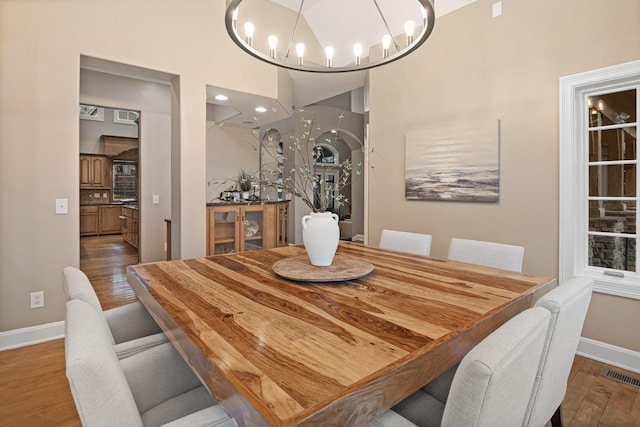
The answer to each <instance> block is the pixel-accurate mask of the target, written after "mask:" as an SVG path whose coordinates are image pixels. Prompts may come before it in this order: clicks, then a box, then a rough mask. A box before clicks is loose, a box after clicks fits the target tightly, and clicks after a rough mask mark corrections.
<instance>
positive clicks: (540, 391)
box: [523, 277, 593, 426]
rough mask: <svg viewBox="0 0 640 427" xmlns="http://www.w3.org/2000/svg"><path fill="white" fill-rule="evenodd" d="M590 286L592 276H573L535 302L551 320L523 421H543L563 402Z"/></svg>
mask: <svg viewBox="0 0 640 427" xmlns="http://www.w3.org/2000/svg"><path fill="white" fill-rule="evenodd" d="M592 290H593V279H591V278H587V277H580V278H574V279H571V280H568V281H567V282H565V283H563V284H562V285H560V286H558V287H556V288H555V289H553V290H551V291H549V292H547V293H546V294H545V295H543V296H542V297H541V298H540V299H539V300H538V301H537V302H536V307H544V308H546V309H547V310H549V312H550V313H551V322H550V326H549V331H548V333H547V338H546V341H545V348H544V351H543V355H542V359H541V361H540V366H539V367H538V374H537V376H536V382H535V384H534V388H533V393H532V395H531V400H530V402H529V407H528V408H527V415H526V417H525V423H524V424H523V425H530V426H542V425H545V424H546V423H547V421H549V420H550V419H551V417H552V416H553V414H554V412H555V411H556V409H558V407H559V406H560V404H561V403H562V400H563V399H564V395H565V393H566V391H567V381H568V379H569V373H570V372H571V365H573V359H574V357H575V354H576V350H577V348H578V341H579V340H580V334H581V332H582V326H583V324H584V319H585V317H586V315H587V309H588V308H589V302H590V301H591V293H592Z"/></svg>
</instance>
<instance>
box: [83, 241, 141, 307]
mask: <svg viewBox="0 0 640 427" xmlns="http://www.w3.org/2000/svg"><path fill="white" fill-rule="evenodd" d="M137 263H138V251H137V250H136V248H134V247H133V246H131V245H129V244H128V243H124V242H123V241H122V236H121V235H120V234H116V235H113V236H91V237H82V238H81V239H80V270H82V271H84V273H85V274H86V275H87V277H89V280H91V284H92V285H93V287H94V289H95V291H96V294H98V299H100V303H101V304H102V308H103V309H104V310H108V309H110V308H114V307H117V306H120V305H124V304H128V303H130V302H133V301H135V300H136V295H135V294H134V293H133V291H132V290H131V288H130V287H129V284H128V283H127V272H126V269H125V266H127V265H132V264H137Z"/></svg>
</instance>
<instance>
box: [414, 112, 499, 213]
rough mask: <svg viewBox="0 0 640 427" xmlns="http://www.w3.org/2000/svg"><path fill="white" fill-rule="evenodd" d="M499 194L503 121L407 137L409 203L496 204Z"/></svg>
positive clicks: (431, 130)
mask: <svg viewBox="0 0 640 427" xmlns="http://www.w3.org/2000/svg"><path fill="white" fill-rule="evenodd" d="M499 194H500V121H499V120H498V121H493V120H490V121H487V122H485V123H472V124H468V125H455V126H443V127H434V128H431V129H424V130H417V131H412V132H409V133H407V135H406V150H405V197H406V199H407V200H445V201H464V202H494V203H495V202H497V201H498V198H499Z"/></svg>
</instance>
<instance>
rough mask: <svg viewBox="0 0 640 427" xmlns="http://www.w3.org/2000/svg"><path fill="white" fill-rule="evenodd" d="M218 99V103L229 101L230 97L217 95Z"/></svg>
mask: <svg viewBox="0 0 640 427" xmlns="http://www.w3.org/2000/svg"><path fill="white" fill-rule="evenodd" d="M216 99H217V100H218V101H226V100H228V99H229V97H228V96H226V95H216Z"/></svg>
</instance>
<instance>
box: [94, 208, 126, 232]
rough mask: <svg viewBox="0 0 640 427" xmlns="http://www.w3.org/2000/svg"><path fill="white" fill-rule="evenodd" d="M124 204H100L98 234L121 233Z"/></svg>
mask: <svg viewBox="0 0 640 427" xmlns="http://www.w3.org/2000/svg"><path fill="white" fill-rule="evenodd" d="M121 210H122V206H120V205H115V206H100V208H99V210H98V234H120V233H121V232H122V225H121V220H120V213H121Z"/></svg>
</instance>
